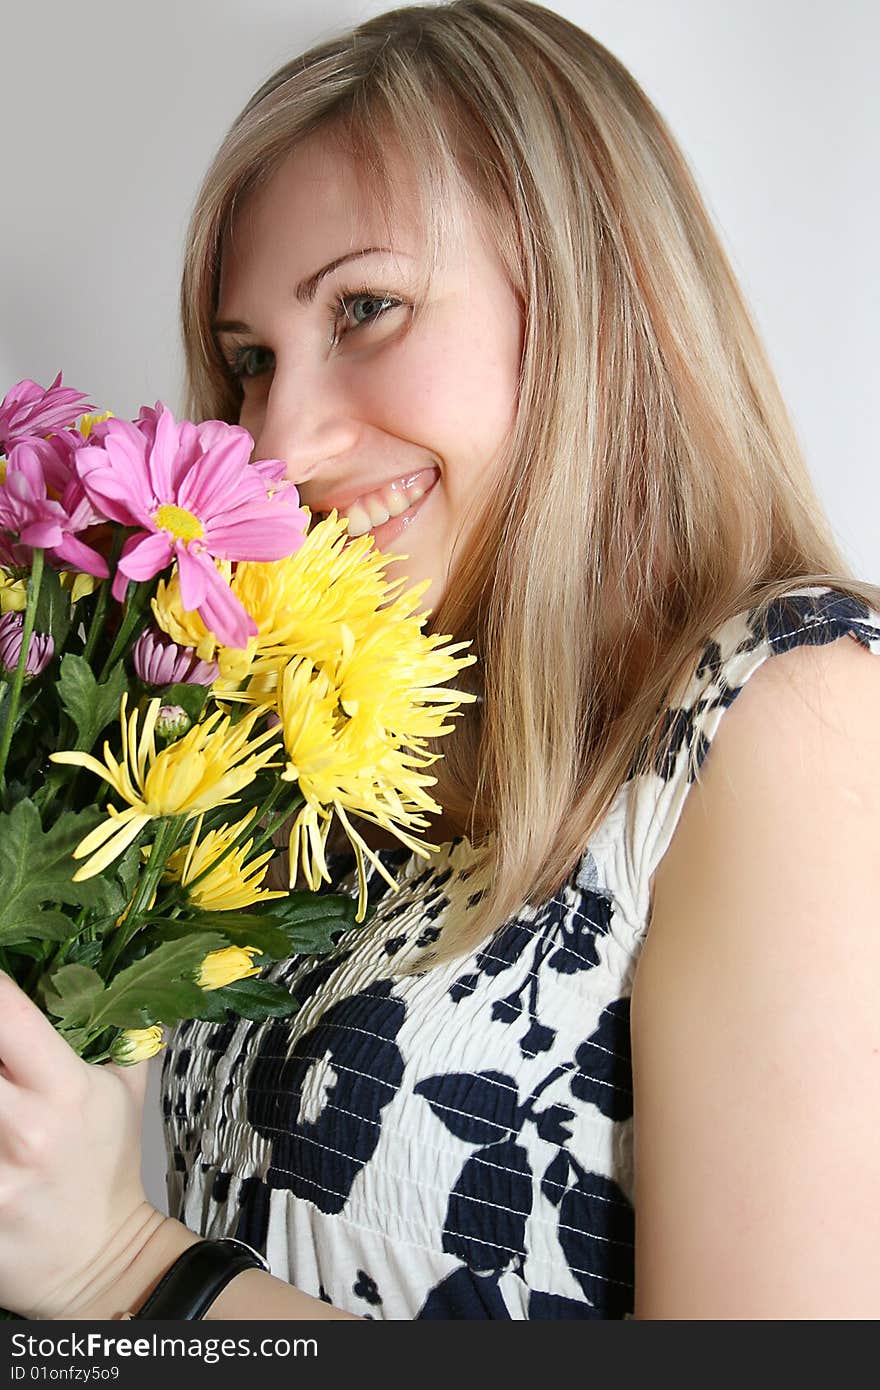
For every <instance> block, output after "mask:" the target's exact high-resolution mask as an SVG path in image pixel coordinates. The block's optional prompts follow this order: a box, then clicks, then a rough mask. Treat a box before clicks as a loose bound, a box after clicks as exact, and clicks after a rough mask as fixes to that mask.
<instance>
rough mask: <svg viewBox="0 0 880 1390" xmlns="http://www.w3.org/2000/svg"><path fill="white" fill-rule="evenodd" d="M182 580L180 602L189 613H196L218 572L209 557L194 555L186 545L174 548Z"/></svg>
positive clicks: (203, 554) (179, 575) (178, 571)
mask: <svg viewBox="0 0 880 1390" xmlns="http://www.w3.org/2000/svg"><path fill="white" fill-rule="evenodd" d="M174 549H175V553H176V555H177V573H178V577H179V579H180V601H181V603H182V604H183V606H184V608H185V609H186V611H187V612H188V613H192V612H194V611H195V610H196V609H197V608H198V606H199V604H200V603H201V602H202V600H203V599H204V597H205V587H206V585H207V583H208V581H209V576H210V575H211V574H216V573H217V571H216V569H215V568H214V565H213V563H212V561H211V559H210V557H209V556H208V555H206V554H205V553H204V552H203V553H202V554H193V552H192V551H191V550H189V549H188V548H187V547H186V546H185V545H176V546H175V547H174Z"/></svg>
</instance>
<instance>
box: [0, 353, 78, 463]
mask: <svg viewBox="0 0 880 1390" xmlns="http://www.w3.org/2000/svg"><path fill="white" fill-rule="evenodd" d="M93 409H94V406H92V405H91V404H90V403H89V400H88V397H87V396H84V395H83V394H82V392H81V391H74V389H73V387H72V386H62V385H61V373H60V372H59V373H58V375H57V376H56V378H55V380H54V381H53V382H52V385H51V386H49V387H46V389H45V390H44V388H43V387H42V386H40V385H39V384H38V383H37V382H36V381H31V380H30V378H29V377H25V379H24V380H23V381H19V382H18V383H17V384H16V385H15V386H13V387H12V390H11V391H7V393H6V395H5V396H4V397H3V400H2V401H0V454H8V453H9V451H10V449H11V448H12V446H13V444H17V443H18V442H19V441H20V440H22V439H27V438H29V437H30V436H33V435H37V436H45V435H47V434H49V433H50V432H51V431H53V430H59V429H65V428H67V427H68V426H69V425H73V424H74V423H75V422H76V420H77V419H78V418H79V416H80V415H83V414H85V413H86V412H87V411H90V410H93Z"/></svg>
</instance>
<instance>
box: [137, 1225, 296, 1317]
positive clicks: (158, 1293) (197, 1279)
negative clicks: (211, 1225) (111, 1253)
mask: <svg viewBox="0 0 880 1390" xmlns="http://www.w3.org/2000/svg"><path fill="white" fill-rule="evenodd" d="M268 1268H269V1266H268V1265H267V1264H266V1261H265V1260H264V1259H263V1257H262V1255H259V1254H258V1253H257V1251H256V1250H252V1249H251V1247H250V1246H249V1245H245V1243H244V1241H242V1240H233V1239H232V1238H231V1237H228V1238H226V1239H224V1240H201V1241H199V1243H198V1244H197V1245H191V1246H190V1247H189V1249H188V1250H184V1252H183V1254H182V1255H181V1256H180V1258H179V1259H177V1260H175V1261H174V1264H173V1265H172V1266H171V1268H170V1269H169V1270H168V1271H167V1273H166V1274H164V1275H163V1277H162V1278H161V1279H160V1281H159V1283H158V1284H157V1285H156V1287H155V1289H154V1290H153V1292H152V1293H151V1294H150V1296H149V1298H148V1299H147V1300H146V1302H145V1303H144V1304H143V1306H142V1307H141V1308H139V1309H138V1311H137V1312H136V1313H132V1315H131V1316H132V1318H155V1319H158V1318H164V1319H166V1320H169V1321H170V1320H174V1321H181V1320H185V1321H187V1322H190V1321H195V1320H197V1319H199V1318H203V1317H204V1316H205V1313H206V1312H207V1311H208V1309H209V1308H210V1306H211V1304H212V1303H213V1302H214V1299H215V1298H216V1297H217V1296H218V1294H219V1293H220V1292H221V1291H222V1290H223V1289H225V1288H226V1285H227V1284H228V1283H229V1282H230V1280H232V1279H234V1278H235V1276H236V1275H237V1274H241V1273H242V1272H243V1271H244V1270H246V1269H262V1270H263V1271H268Z"/></svg>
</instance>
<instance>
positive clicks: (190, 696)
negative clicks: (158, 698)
mask: <svg viewBox="0 0 880 1390" xmlns="http://www.w3.org/2000/svg"><path fill="white" fill-rule="evenodd" d="M207 698H208V687H207V686H206V685H186V684H185V683H184V682H183V681H181V682H180V683H179V684H177V685H169V686H168V687H167V688H166V689H165V690H163V691H162V704H163V705H180V708H181V709H184V710H186V712H187V714H188V715H189V717H190V719H191V720H192V722H193V723H194V724H195V723H197V722H198V720H199V718H200V717H201V713H202V710H203V709H204V708H205V702H206V700H207Z"/></svg>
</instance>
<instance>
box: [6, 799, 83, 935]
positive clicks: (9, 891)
mask: <svg viewBox="0 0 880 1390" xmlns="http://www.w3.org/2000/svg"><path fill="white" fill-rule="evenodd" d="M101 819H102V817H101V815H100V812H97V811H95V810H94V809H89V810H87V811H81V812H73V811H68V812H65V814H64V815H62V816H60V817H59V819H58V821H57V822H56V824H55V825H53V826H52V828H51V830H46V831H44V830H43V827H42V823H41V821H40V813H39V811H38V810H37V808H36V806H35V805H34V803H33V802H32V801H21V802H19V804H18V805H17V806H16V807H15V808H14V810H12V811H10V813H9V814H8V815H3V816H0V946H4V945H8V944H9V943H10V942H13V941H23V940H25V939H27V938H28V937H32V936H37V937H39V936H46V937H48V938H49V939H50V940H53V941H61V940H63V939H64V936H65V935H67V936H72V935H73V932H74V927H73V924H72V923H69V922H67V923H66V926H67V931H66V932H65V931H63V930H62V927H63V925H64V923H65V920H66V919H63V916H62V914H61V913H57V912H46V911H43V910H42V908H43V904H44V903H69V904H71V905H73V906H75V907H93V906H96V905H98V904H100V903H101V901H102V898H103V894H104V885H103V883H102V882H101V880H100V879H98V878H95V879H87V880H86V881H85V882H84V883H74V882H73V874H74V872H75V871H76V868H77V865H76V861H75V860H74V859H73V858H72V855H73V851H74V849H75V848H76V846H77V845H78V844H79V842H80V840H82V839H83V837H84V836H85V835H87V834H88V833H89V831H90V830H91V829H92V828H93V827H94V826H95V825H97V823H98V821H99V820H101Z"/></svg>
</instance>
